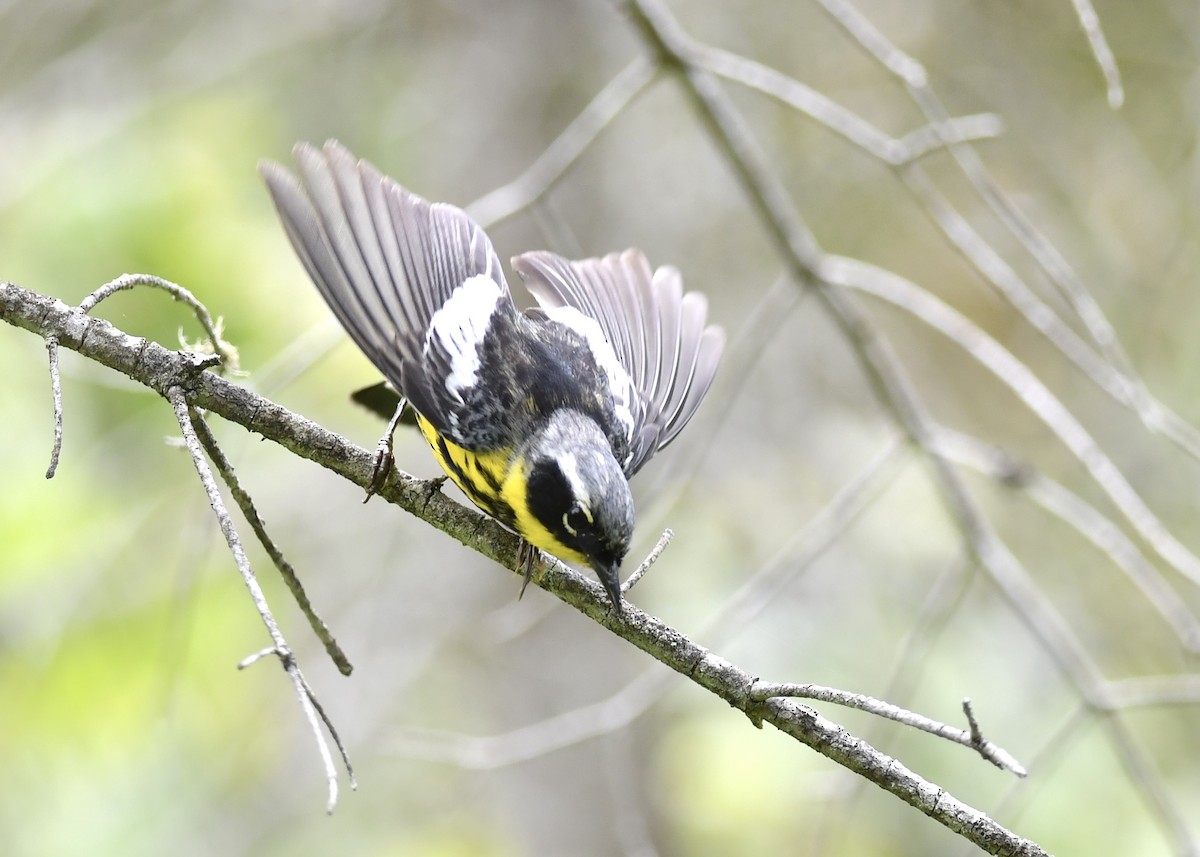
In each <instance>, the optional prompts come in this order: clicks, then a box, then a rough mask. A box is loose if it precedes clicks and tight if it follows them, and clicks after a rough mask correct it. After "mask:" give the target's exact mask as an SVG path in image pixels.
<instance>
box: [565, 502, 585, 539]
mask: <svg viewBox="0 0 1200 857" xmlns="http://www.w3.org/2000/svg"><path fill="white" fill-rule="evenodd" d="M562 520H563V529H565V530H566V531H567V532H568V533H570V534H571V535H573V536H577V535H579V531H580V530H583V529H586V528H587V527H589V526H590V525H591V523H592V514H591V512H589V511H588V510H587V507H585V506H584V505H583V504H582V503H580V502H579V501H575V502H574V503H572V504H571V508H570V509H568V510H567V511H565V512H563V518H562Z"/></svg>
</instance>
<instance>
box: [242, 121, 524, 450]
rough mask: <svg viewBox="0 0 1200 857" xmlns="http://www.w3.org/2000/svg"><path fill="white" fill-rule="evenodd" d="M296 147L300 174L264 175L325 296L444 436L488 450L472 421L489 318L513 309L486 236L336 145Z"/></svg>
mask: <svg viewBox="0 0 1200 857" xmlns="http://www.w3.org/2000/svg"><path fill="white" fill-rule="evenodd" d="M293 154H294V156H295V159H296V164H297V166H298V168H299V176H295V175H293V174H292V173H291V172H289V171H288V170H287V169H285V168H284V167H282V166H280V165H279V164H276V163H273V162H269V161H266V162H263V163H262V164H261V165H260V166H259V173H260V174H261V175H262V177H263V179H264V180H265V181H266V183H267V188H268V190H269V191H270V193H271V197H272V199H273V200H274V202H275V207H276V209H277V210H278V212H279V217H280V219H281V220H282V221H283V226H284V229H285V231H286V232H287V235H288V238H289V239H290V240H291V242H292V246H293V247H294V248H295V250H296V254H297V255H298V256H299V257H300V260H301V262H302V263H303V264H304V267H305V269H306V270H307V271H308V274H309V276H310V277H311V278H312V281H313V282H314V283H315V284H316V286H317V289H318V290H319V291H320V292H321V295H322V297H324V298H325V302H326V303H328V304H329V307H330V308H331V309H332V310H333V312H334V314H335V315H336V316H337V318H338V320H339V321H340V322H341V323H342V326H343V327H344V328H345V329H346V332H347V333H348V334H350V337H351V338H352V339H353V340H354V342H355V343H356V344H357V345H358V347H359V348H360V349H362V351H363V353H364V354H366V356H367V357H368V358H369V359H370V360H371V362H372V363H374V364H375V366H376V367H377V368H378V369H379V371H380V372H382V373H383V374H384V377H386V378H387V379H388V380H389V381H391V382H392V384H393V385H394V386H395V387H396V388H397V389H398V390H400V391H401V392H402V393H403V394H404V395H405V396H406V397H407V398H408V399H409V401H410V402H411V403H412V405H413V407H415V408H416V409H417V411H418V412H420V413H421V415H422V416H424V417H425V418H426V419H427V420H429V421H430V422H431V423H433V425H434V426H435V427H436V428H437V429H438V430H439V431H440V432H442V433H443V434H445V435H446V436H447V437H449V438H450V439H451V440H453V441H454V442H456V443H458V444H459V445H462V446H466V447H468V448H481V447H487V446H489V445H490V444H491V443H492V442H493V439H491V438H486V437H479V436H476V435H475V434H474V432H475V431H476V430H477V427H476V428H472V429H468V428H467V427H466V426H465V417H466V415H467V414H468V413H469V412H470V411H471V407H472V405H470V404H468V403H470V402H471V399H472V393H473V392H474V387H475V384H476V381H477V380H478V379H477V373H478V370H479V366H480V361H481V348H482V344H483V338H484V335H485V334H486V332H487V331H488V330H489V328H490V326H491V323H492V320H493V316H496V315H499V316H501V317H505V318H508V317H512V318H515V317H516V316H517V311H516V308H515V306H514V305H513V303H512V296H511V294H510V293H509V290H508V285H507V284H506V283H505V281H504V274H503V272H502V271H501V269H500V261H499V259H498V258H497V257H496V252H495V250H493V249H492V243H491V241H489V240H488V237H487V235H486V234H485V233H484V231H483V230H482V229H481V228H480V227H479V226H478V225H477V224H476V223H475V222H474V221H472V220H471V219H470V218H469V217H468V216H467V215H466V214H465V213H464V212H463V211H461V210H460V209H458V208H455V207H454V206H452V205H445V204H442V203H435V204H431V203H429V202H428V201H426V200H424V199H422V198H421V197H419V196H417V195H416V194H414V193H411V192H410V191H408V190H406V189H404V188H403V187H401V186H400V185H399V184H397V183H396V182H395V181H393V180H392V179H390V178H387V177H385V176H383V175H382V174H381V173H380V172H379V170H377V169H376V168H375V167H374V166H372V165H371V164H369V163H367V162H366V161H359V160H356V159H355V157H354V156H353V155H352V154H350V152H349V151H348V150H347V149H346V148H345V147H343V146H341V145H340V144H338V143H337V142H335V141H330V142H328V143H326V144H325V146H324V148H322V149H317V148H315V147H313V146H310V145H308V144H306V143H301V144H299V145H297V146H296V148H295V149H294V150H293ZM460 417H461V418H463V419H461V420H460ZM460 423H464V424H463V425H461V426H460Z"/></svg>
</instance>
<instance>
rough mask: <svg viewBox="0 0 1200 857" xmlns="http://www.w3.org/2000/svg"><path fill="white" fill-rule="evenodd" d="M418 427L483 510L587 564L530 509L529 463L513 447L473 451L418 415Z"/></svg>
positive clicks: (533, 542)
mask: <svg viewBox="0 0 1200 857" xmlns="http://www.w3.org/2000/svg"><path fill="white" fill-rule="evenodd" d="M417 426H418V427H419V428H420V429H421V434H422V435H424V436H425V440H426V441H428V442H429V448H430V449H432V450H433V455H434V458H436V459H437V462H438V464H440V465H441V466H442V470H444V471H446V475H447V476H449V477H450V478H451V479H452V480H453V481H454V484H455V485H457V486H458V487H459V488H461V489H462V492H463V493H464V494H466V495H467V497H468V498H469V499H470V500H471V502H472V503H474V504H475V505H476V506H478V507H479V508H480V509H482V510H483V511H485V512H487V513H488V514H489V515H491V516H492V517H493V518H496V519H497V520H498V521H500V522H501V523H502V524H504V525H505V526H508V527H510V528H511V529H513V530H516V532H517V534H518V535H520V536H521V537H522V538H524V539H525V540H526V541H527V542H529V543H530V544H531V545H533V546H534V547H536V548H540V549H541V550H544V551H546V552H547V553H550V554H553V555H554V556H556V557H558V558H559V559H562V560H565V561H567V562H571V563H575V564H578V565H583V566H585V567H586V566H587V558H586V557H585V556H584V555H583V554H581V553H579V552H578V551H574V550H571V548H569V547H567V546H566V545H564V544H563V543H562V542H560V541H559V540H558V539H557V538H556V537H555V536H554V534H553V533H551V532H550V531H549V530H548V529H546V527H545V525H544V524H542V522H541V521H539V520H538V519H537V518H535V517H534V516H533V513H532V512H530V511H529V500H528V478H527V464H526V462H525V460H524V459H523V458H518V457H517V456H516V455H515V452H514V451H513V450H495V451H492V452H471V451H470V450H466V449H463V448H462V447H461V446H458V445H457V444H454V443H451V442H450V441H448V440H446V438H444V437H442V436H441V435H439V434H438V433H437V430H436V429H435V428H434V427H433V426H432V425H430V424H429V422H428V421H427V420H426V419H425V418H424V417H422V416H421V415H419V414H418V415H417Z"/></svg>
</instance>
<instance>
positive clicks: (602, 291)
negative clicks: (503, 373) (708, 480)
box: [512, 250, 725, 476]
mask: <svg viewBox="0 0 1200 857" xmlns="http://www.w3.org/2000/svg"><path fill="white" fill-rule="evenodd" d="M512 266H513V269H514V270H515V271H516V272H517V273H518V274H520V275H521V278H522V279H523V280H524V281H525V286H526V288H528V289H529V291H530V293H531V294H532V295H533V296H534V298H535V299H536V300H537V302H538V305H539V306H540V307H541V308H542V309H543V310H547V311H549V310H553V309H555V308H558V307H564V306H568V307H573V308H575V309H577V310H579V311H580V312H581V313H583V314H584V315H586V316H590V317H591V318H593V319H595V320H596V321H597V322H598V323H599V325H600V328H601V330H602V332H603V333H604V336H605V338H606V339H608V341H609V342H610V343H611V344H612V346H613V350H614V351H615V352H616V355H617V360H618V361H619V362H620V363H621V365H622V366H623V367H624V368H625V371H626V372H628V373H629V377H630V379H631V380H632V381H633V385H634V388H635V390H636V391H637V394H638V397H639V399H640V400H641V407H639V408H635V409H634V419H635V424H634V426H633V431H632V438H631V442H632V445H633V454H632V456H631V457H630V459H629V461H628V463H627V464H626V465H625V472H626V474H627V475H630V476H632V475H633V474H634V473H636V472H637V470H638V469H639V468H640V467H641V466H642V465H643V464H645V463H646V462H647V461H648V460H649V459H650V457H651V456H653V455H654V454H655V453H656V452H657V451H658V450H660V449H662V448H663V447H665V446H666V445H667V444H669V443H670V442H671V441H672V440H674V439H675V436H676V435H677V434H679V432H680V430H681V429H682V428H683V427H684V426H685V425H686V424H687V422H688V420H690V419H691V418H692V415H693V414H695V413H696V409H697V408H698V407H699V405H700V402H701V401H702V400H703V398H704V395H705V394H706V393H707V392H708V389H709V387H710V386H711V385H712V380H713V376H714V375H715V374H716V370H717V363H718V361H719V360H720V357H721V352H722V350H723V349H724V346H725V334H724V332H723V331H722V330H721V328H719V327H716V326H714V325H709V326H707V327H706V326H705V319H706V316H707V312H708V302H707V300H706V299H705V297H704V296H703V295H702V294H700V293H698V292H688V293H687V294H684V292H683V282H682V279H681V277H680V275H679V272H678V271H677V270H675V269H674V268H671V267H664V268H659V269H658V270H657V271H654V272H653V273H651V269H650V264H649V262H647V260H646V257H645V256H644V255H643V254H642V253H641V251H639V250H626V251H625V252H624V253H620V254H617V253H612V254H610V255H608V256H605V257H603V258H602V259H585V260H583V261H581V262H571V261H568V260H567V259H564V258H562V257H561V256H558V255H555V254H554V253H549V252H545V251H537V252H533V253H525V254H523V255H521V256H517V257H516V258H514V259H513V260H512Z"/></svg>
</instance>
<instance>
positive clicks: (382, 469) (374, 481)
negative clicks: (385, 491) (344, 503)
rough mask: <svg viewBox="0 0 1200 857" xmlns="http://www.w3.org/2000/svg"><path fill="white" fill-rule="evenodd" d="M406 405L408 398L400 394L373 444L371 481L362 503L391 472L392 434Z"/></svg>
mask: <svg viewBox="0 0 1200 857" xmlns="http://www.w3.org/2000/svg"><path fill="white" fill-rule="evenodd" d="M407 407H408V399H406V398H404V397H403V396H401V397H400V404H398V405H397V406H396V412H395V413H394V414H392V418H391V420H389V421H388V425H387V430H386V431H385V432H384V433H383V437H381V438H380V439H379V443H378V444H376V446H375V460H374V462H373V463H372V464H371V481H370V482H368V483H367V496H366V497H364V498H363V502H364V503H365V502H367V500H370V499H371V498H372V497H374V496H375V494H376V493H377V492H378V491H379V489H381V488H382V487H383V485H384V483H385V482H387V478H388V476H389V475H390V474H391V472H392V464H393V458H392V435H394V434H395V433H396V426H398V425H400V420H401V418H403V416H404V411H405V409H406V408H407Z"/></svg>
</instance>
